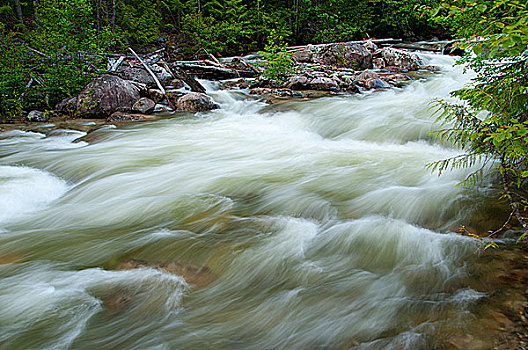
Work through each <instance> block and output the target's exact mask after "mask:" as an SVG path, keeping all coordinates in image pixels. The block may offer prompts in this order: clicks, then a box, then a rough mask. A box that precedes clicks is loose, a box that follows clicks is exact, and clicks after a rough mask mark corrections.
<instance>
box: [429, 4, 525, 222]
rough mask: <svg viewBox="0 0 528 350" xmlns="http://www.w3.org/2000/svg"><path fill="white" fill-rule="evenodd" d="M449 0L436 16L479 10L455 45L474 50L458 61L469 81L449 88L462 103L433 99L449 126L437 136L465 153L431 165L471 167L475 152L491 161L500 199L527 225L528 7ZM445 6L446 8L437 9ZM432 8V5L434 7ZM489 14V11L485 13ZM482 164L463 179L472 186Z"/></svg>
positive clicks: (463, 14) (443, 16) (442, 17)
mask: <svg viewBox="0 0 528 350" xmlns="http://www.w3.org/2000/svg"><path fill="white" fill-rule="evenodd" d="M463 5H465V7H457V6H455V5H453V3H451V4H450V5H449V6H448V7H446V6H441V7H440V10H439V11H438V13H437V16H440V17H439V18H440V20H442V21H443V20H445V17H446V16H450V15H453V16H458V18H459V19H460V18H461V17H460V16H464V18H463V21H462V22H463V23H465V22H466V21H468V20H469V19H468V18H466V17H465V16H466V14H468V13H470V14H472V15H474V14H475V13H477V14H478V16H479V17H478V19H479V20H478V21H477V22H478V23H477V24H476V25H474V27H473V29H472V30H469V29H468V28H467V27H466V28H463V29H462V28H461V29H460V31H459V32H460V33H464V34H470V33H471V35H470V36H468V37H466V38H465V39H463V40H462V41H461V43H460V45H461V46H462V47H464V48H466V50H468V51H470V52H472V53H473V55H467V56H466V57H465V58H464V59H463V60H462V61H461V63H465V64H466V65H467V66H468V67H469V68H471V69H473V70H474V71H475V72H476V73H477V77H476V78H475V79H474V81H473V84H472V85H470V86H468V87H465V88H463V89H460V90H457V91H454V92H453V93H452V95H453V96H455V97H458V98H459V99H460V100H461V103H454V104H453V103H446V102H444V101H438V106H439V110H440V111H441V115H440V118H441V119H442V120H444V121H445V122H447V123H449V124H451V125H452V127H450V128H448V129H445V130H442V131H441V132H440V133H439V135H440V136H441V137H442V138H444V139H447V140H450V141H451V142H454V143H455V144H457V145H459V146H461V147H463V148H464V149H465V150H466V151H467V152H466V154H464V155H462V156H460V157H456V158H454V159H448V160H443V161H440V162H437V163H435V164H434V167H435V168H436V169H438V170H440V171H442V170H444V169H446V168H450V167H451V168H453V167H455V168H456V167H461V166H472V165H474V164H475V162H476V159H477V158H478V157H486V159H487V161H488V162H489V161H493V162H494V164H496V167H495V169H496V170H497V171H498V173H499V174H500V176H501V178H502V182H503V187H504V196H503V197H504V198H506V199H508V200H509V202H510V204H511V206H512V210H513V211H514V212H515V214H516V216H517V218H518V220H519V221H520V223H521V224H522V226H523V227H525V229H526V227H527V226H526V224H528V223H527V222H525V221H524V220H525V219H524V220H523V216H522V214H521V212H526V210H527V207H528V199H527V197H528V196H526V193H527V190H528V156H527V154H528V26H527V25H526V24H527V23H526V21H527V20H528V8H527V4H526V3H525V2H520V1H516V0H503V1H493V2H492V1H480V2H475V1H471V2H464V3H463ZM445 9H449V12H447V13H441V11H443V10H445ZM435 11H436V10H435ZM489 14H492V15H489ZM481 174H482V169H480V170H479V171H477V172H475V173H473V174H472V175H470V176H469V177H468V178H467V179H466V181H465V182H464V183H463V185H465V186H470V185H475V184H476V182H477V181H478V180H479V179H480V177H481Z"/></svg>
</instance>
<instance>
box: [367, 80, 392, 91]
mask: <svg viewBox="0 0 528 350" xmlns="http://www.w3.org/2000/svg"><path fill="white" fill-rule="evenodd" d="M365 86H366V87H367V88H369V89H389V88H390V87H391V86H390V85H389V84H388V83H387V82H386V81H385V80H382V79H376V78H371V79H367V80H366V81H365Z"/></svg>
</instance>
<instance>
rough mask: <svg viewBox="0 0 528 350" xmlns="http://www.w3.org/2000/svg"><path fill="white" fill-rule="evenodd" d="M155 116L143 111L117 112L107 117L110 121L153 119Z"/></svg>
mask: <svg viewBox="0 0 528 350" xmlns="http://www.w3.org/2000/svg"><path fill="white" fill-rule="evenodd" d="M152 118H155V116H152V115H148V114H141V113H127V112H115V113H112V115H111V116H110V117H108V118H107V119H106V121H107V122H109V123H122V122H134V121H138V120H145V119H152Z"/></svg>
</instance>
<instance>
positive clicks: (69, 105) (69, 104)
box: [55, 96, 77, 116]
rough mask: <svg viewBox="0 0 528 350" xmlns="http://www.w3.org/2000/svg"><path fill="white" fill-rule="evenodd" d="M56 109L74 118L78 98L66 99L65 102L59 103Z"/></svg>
mask: <svg viewBox="0 0 528 350" xmlns="http://www.w3.org/2000/svg"><path fill="white" fill-rule="evenodd" d="M55 109H56V110H57V111H59V112H61V113H64V114H67V115H69V116H74V115H75V111H76V109H77V96H75V97H67V98H65V99H64V100H62V101H60V102H59V103H57V105H56V106H55Z"/></svg>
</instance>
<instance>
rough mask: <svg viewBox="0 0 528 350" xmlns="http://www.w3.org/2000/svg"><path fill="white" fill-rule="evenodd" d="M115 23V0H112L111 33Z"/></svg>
mask: <svg viewBox="0 0 528 350" xmlns="http://www.w3.org/2000/svg"><path fill="white" fill-rule="evenodd" d="M115 24H116V0H112V33H113V32H114V31H115Z"/></svg>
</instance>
